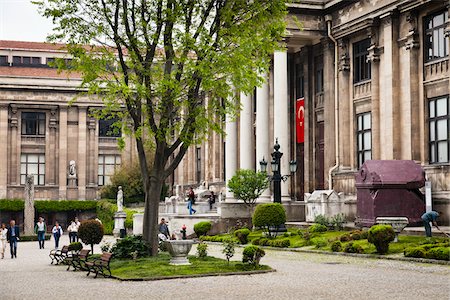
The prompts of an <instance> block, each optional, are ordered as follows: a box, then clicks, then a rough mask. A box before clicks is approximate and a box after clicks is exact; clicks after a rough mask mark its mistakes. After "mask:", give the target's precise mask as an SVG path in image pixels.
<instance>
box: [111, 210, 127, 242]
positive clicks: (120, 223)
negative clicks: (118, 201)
mask: <svg viewBox="0 0 450 300" xmlns="http://www.w3.org/2000/svg"><path fill="white" fill-rule="evenodd" d="M126 218H127V214H126V213H124V212H123V211H118V212H116V213H115V214H114V230H113V234H114V237H119V236H120V230H121V229H125V219H126Z"/></svg>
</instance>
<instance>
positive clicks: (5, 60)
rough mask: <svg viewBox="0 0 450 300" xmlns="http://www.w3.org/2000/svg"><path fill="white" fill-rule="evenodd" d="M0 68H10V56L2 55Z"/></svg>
mask: <svg viewBox="0 0 450 300" xmlns="http://www.w3.org/2000/svg"><path fill="white" fill-rule="evenodd" d="M0 66H9V64H8V56H6V55H0Z"/></svg>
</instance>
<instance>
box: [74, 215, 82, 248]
mask: <svg viewBox="0 0 450 300" xmlns="http://www.w3.org/2000/svg"><path fill="white" fill-rule="evenodd" d="M75 225H77V235H76V238H77V242H78V241H79V240H80V238H79V237H78V228H80V225H81V223H80V221H79V220H78V218H77V217H75Z"/></svg>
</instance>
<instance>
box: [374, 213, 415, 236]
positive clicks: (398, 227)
mask: <svg viewBox="0 0 450 300" xmlns="http://www.w3.org/2000/svg"><path fill="white" fill-rule="evenodd" d="M376 222H377V224H384V225H391V226H392V229H394V232H395V239H394V242H398V235H399V233H400V232H402V231H403V229H404V228H405V227H406V226H407V225H408V224H409V221H408V218H406V217H377V218H376Z"/></svg>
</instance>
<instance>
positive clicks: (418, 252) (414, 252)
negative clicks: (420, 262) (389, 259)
mask: <svg viewBox="0 0 450 300" xmlns="http://www.w3.org/2000/svg"><path fill="white" fill-rule="evenodd" d="M403 254H404V255H405V256H406V257H416V258H425V255H426V251H425V250H424V249H423V248H422V247H410V248H406V249H405V250H404V251H403Z"/></svg>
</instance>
